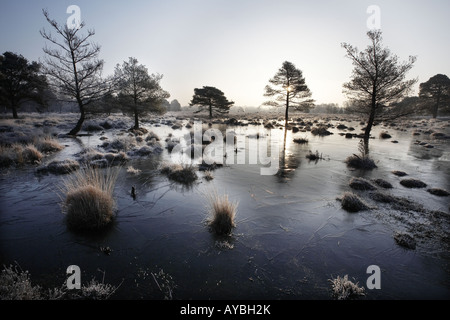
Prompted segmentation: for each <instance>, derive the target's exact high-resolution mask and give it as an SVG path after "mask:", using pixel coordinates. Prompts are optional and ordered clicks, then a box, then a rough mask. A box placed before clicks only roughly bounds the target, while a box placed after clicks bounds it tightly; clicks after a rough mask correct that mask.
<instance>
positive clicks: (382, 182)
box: [373, 179, 393, 189]
mask: <svg viewBox="0 0 450 320" xmlns="http://www.w3.org/2000/svg"><path fill="white" fill-rule="evenodd" d="M373 182H374V183H375V184H377V185H378V186H379V187H381V188H384V189H392V188H393V187H392V184H391V183H390V182H389V181H386V180H384V179H374V180H373Z"/></svg>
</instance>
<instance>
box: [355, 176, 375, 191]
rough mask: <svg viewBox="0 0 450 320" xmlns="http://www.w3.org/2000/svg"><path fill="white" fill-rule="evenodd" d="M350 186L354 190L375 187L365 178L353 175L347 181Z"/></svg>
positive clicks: (373, 188)
mask: <svg viewBox="0 0 450 320" xmlns="http://www.w3.org/2000/svg"><path fill="white" fill-rule="evenodd" d="M349 186H350V188H352V189H355V190H363V191H365V190H375V189H376V187H375V186H374V185H373V184H372V183H371V182H370V181H369V180H367V179H364V178H357V177H353V178H352V179H351V180H350V183H349Z"/></svg>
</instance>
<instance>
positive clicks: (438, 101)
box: [433, 94, 441, 119]
mask: <svg viewBox="0 0 450 320" xmlns="http://www.w3.org/2000/svg"><path fill="white" fill-rule="evenodd" d="M440 102H441V95H440V94H438V96H437V99H436V104H435V105H434V106H433V119H436V118H437V116H438V110H439V103H440Z"/></svg>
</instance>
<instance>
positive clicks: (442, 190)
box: [427, 188, 450, 197]
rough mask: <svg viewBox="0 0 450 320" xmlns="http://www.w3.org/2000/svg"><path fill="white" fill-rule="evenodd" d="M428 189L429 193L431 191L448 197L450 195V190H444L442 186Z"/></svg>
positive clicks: (436, 194)
mask: <svg viewBox="0 0 450 320" xmlns="http://www.w3.org/2000/svg"><path fill="white" fill-rule="evenodd" d="M427 191H428V192H429V193H431V194H433V195H435V196H439V197H446V196H448V195H450V192H448V191H447V190H444V189H440V188H430V189H428V190H427Z"/></svg>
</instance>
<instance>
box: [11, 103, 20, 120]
mask: <svg viewBox="0 0 450 320" xmlns="http://www.w3.org/2000/svg"><path fill="white" fill-rule="evenodd" d="M11 109H12V113H13V118H14V119H19V116H18V115H17V107H16V106H15V105H12V107H11Z"/></svg>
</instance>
